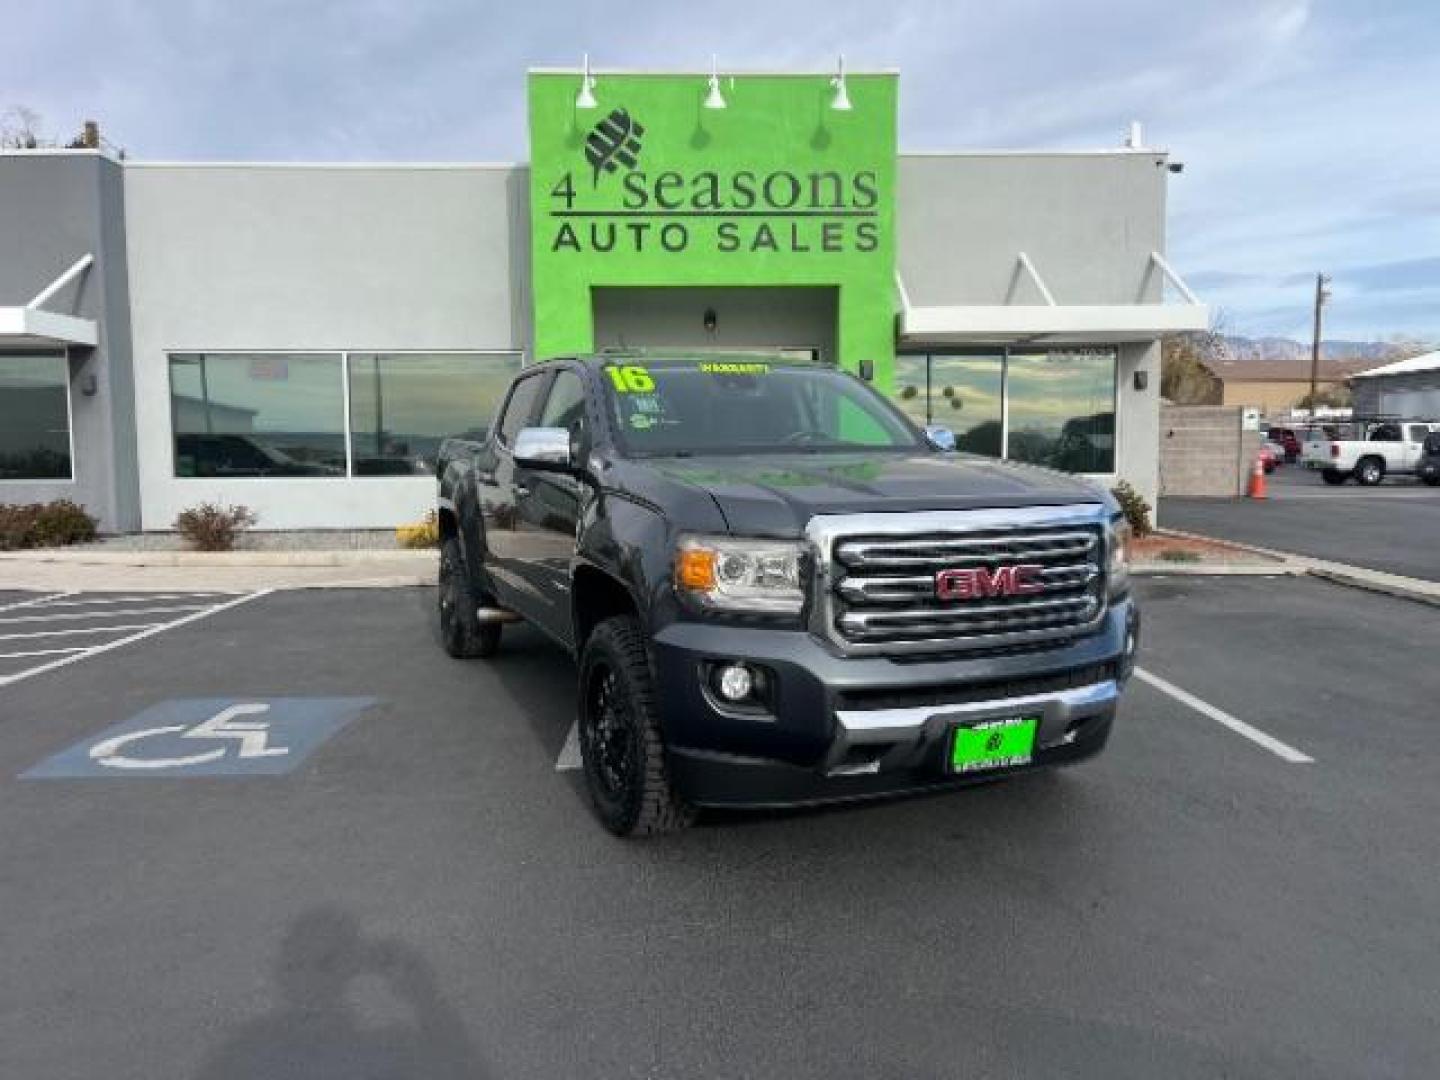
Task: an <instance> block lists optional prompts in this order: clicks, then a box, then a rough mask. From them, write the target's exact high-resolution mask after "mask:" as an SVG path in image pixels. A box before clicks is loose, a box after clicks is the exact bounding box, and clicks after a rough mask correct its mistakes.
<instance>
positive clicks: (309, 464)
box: [170, 353, 345, 478]
mask: <svg viewBox="0 0 1440 1080" xmlns="http://www.w3.org/2000/svg"><path fill="white" fill-rule="evenodd" d="M341 364H342V360H341V355H340V354H339V353H330V354H323V355H317V354H306V353H248V354H247V353H186V354H177V355H173V356H171V357H170V413H171V418H172V421H173V424H174V433H175V475H176V476H206V477H276V476H278V477H287V478H301V477H336V476H344V475H345V405H344V400H345V397H344V395H345V388H344V385H343V383H342V381H341Z"/></svg>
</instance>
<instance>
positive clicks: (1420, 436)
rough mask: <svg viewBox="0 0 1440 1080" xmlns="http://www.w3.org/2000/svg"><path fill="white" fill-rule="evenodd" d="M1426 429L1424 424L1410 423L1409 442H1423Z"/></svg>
mask: <svg viewBox="0 0 1440 1080" xmlns="http://www.w3.org/2000/svg"><path fill="white" fill-rule="evenodd" d="M1427 430H1428V429H1427V428H1426V427H1425V425H1424V424H1411V425H1410V441H1411V442H1424V441H1425V433H1426V431H1427Z"/></svg>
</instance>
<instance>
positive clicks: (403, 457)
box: [350, 353, 520, 476]
mask: <svg viewBox="0 0 1440 1080" xmlns="http://www.w3.org/2000/svg"><path fill="white" fill-rule="evenodd" d="M519 370H520V354H519V353H494V354H483V353H465V354H454V353H352V354H351V356H350V431H351V438H352V440H353V443H352V448H353V449H352V460H353V463H354V469H355V475H356V476H418V475H428V474H431V473H433V472H434V471H435V459H436V457H437V455H438V452H439V449H440V443H441V442H442V441H443V440H445V439H447V438H449V437H450V436H452V435H460V436H463V437H466V438H484V436H485V433H486V431H487V430H488V428H489V424H490V420H491V418H492V417H493V416H494V414H495V410H496V408H497V407H498V406H499V404H500V400H501V398H502V397H503V396H504V394H505V391H506V389H507V388H508V387H509V385H510V381H511V379H513V378H514V376H515V374H516V372H518V371H519Z"/></svg>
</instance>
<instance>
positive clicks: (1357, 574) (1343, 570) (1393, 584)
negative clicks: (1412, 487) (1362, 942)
mask: <svg viewBox="0 0 1440 1080" xmlns="http://www.w3.org/2000/svg"><path fill="white" fill-rule="evenodd" d="M1165 531H1166V532H1167V533H1168V534H1170V535H1171V536H1180V537H1188V538H1190V539H1195V540H1214V541H1217V542H1219V543H1224V544H1229V545H1230V546H1231V547H1236V548H1240V549H1242V550H1245V551H1252V552H1254V553H1255V554H1256V555H1263V556H1266V557H1269V558H1272V559H1279V560H1281V563H1282V565H1280V566H1278V567H1272V568H1271V569H1270V571H1269V573H1272V574H1274V573H1279V574H1308V575H1310V576H1311V577H1317V578H1320V579H1322V580H1324V581H1332V582H1334V583H1336V584H1337V585H1348V586H1351V587H1352V588H1356V589H1365V590H1368V591H1369V592H1377V593H1383V594H1385V595H1386V596H1395V597H1399V598H1400V599H1402V600H1414V601H1416V602H1417V603H1421V604H1429V605H1431V606H1432V607H1440V582H1434V581H1426V580H1425V579H1424V578H1416V577H1406V576H1404V575H1401V574H1391V573H1387V572H1386V571H1384V570H1370V569H1367V568H1366V567H1363V566H1352V565H1351V564H1349V563H1342V562H1335V561H1334V560H1331V559H1317V558H1314V557H1313V556H1310V555H1296V554H1294V553H1292V552H1287V551H1276V550H1274V549H1273V548H1265V547H1259V546H1257V545H1255V544H1242V543H1239V542H1237V541H1235V540H1229V539H1222V538H1220V537H1215V536H1206V535H1204V534H1202V533H1194V532H1181V531H1180V530H1179V529H1170V528H1167V529H1166V530H1165ZM1173 569H1174V568H1173V567H1170V566H1169V565H1168V564H1166V565H1165V567H1164V568H1163V569H1162V567H1161V565H1160V564H1154V563H1152V564H1148V565H1146V566H1144V567H1139V566H1137V567H1136V568H1135V572H1137V573H1161V572H1170V571H1171V570H1173ZM1208 569H1209V571H1210V572H1214V571H1215V568H1213V567H1211V568H1208ZM1188 570H1189V572H1190V573H1204V572H1206V568H1201V567H1191V568H1188ZM1221 572H1222V573H1223V572H1224V571H1223V570H1222V571H1221ZM1242 572H1250V573H1254V572H1257V571H1250V570H1247V571H1242Z"/></svg>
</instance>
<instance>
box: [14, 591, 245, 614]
mask: <svg viewBox="0 0 1440 1080" xmlns="http://www.w3.org/2000/svg"><path fill="white" fill-rule="evenodd" d="M59 595H61V596H76V595H78V594H77V593H61V594H59ZM234 595H235V593H144V594H141V595H139V596H104V597H100V598H98V599H96V598H90V599H85V600H59V599H55V600H51V599H47V600H45V601H43V602H42V601H31V603H38V604H39V605H40V606H41V607H47V608H70V607H90V606H91V605H94V604H158V603H160V602H161V601H162V600H228V599H229V598H230V597H232V596H234ZM5 610H6V609H5V608H0V611H5Z"/></svg>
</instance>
